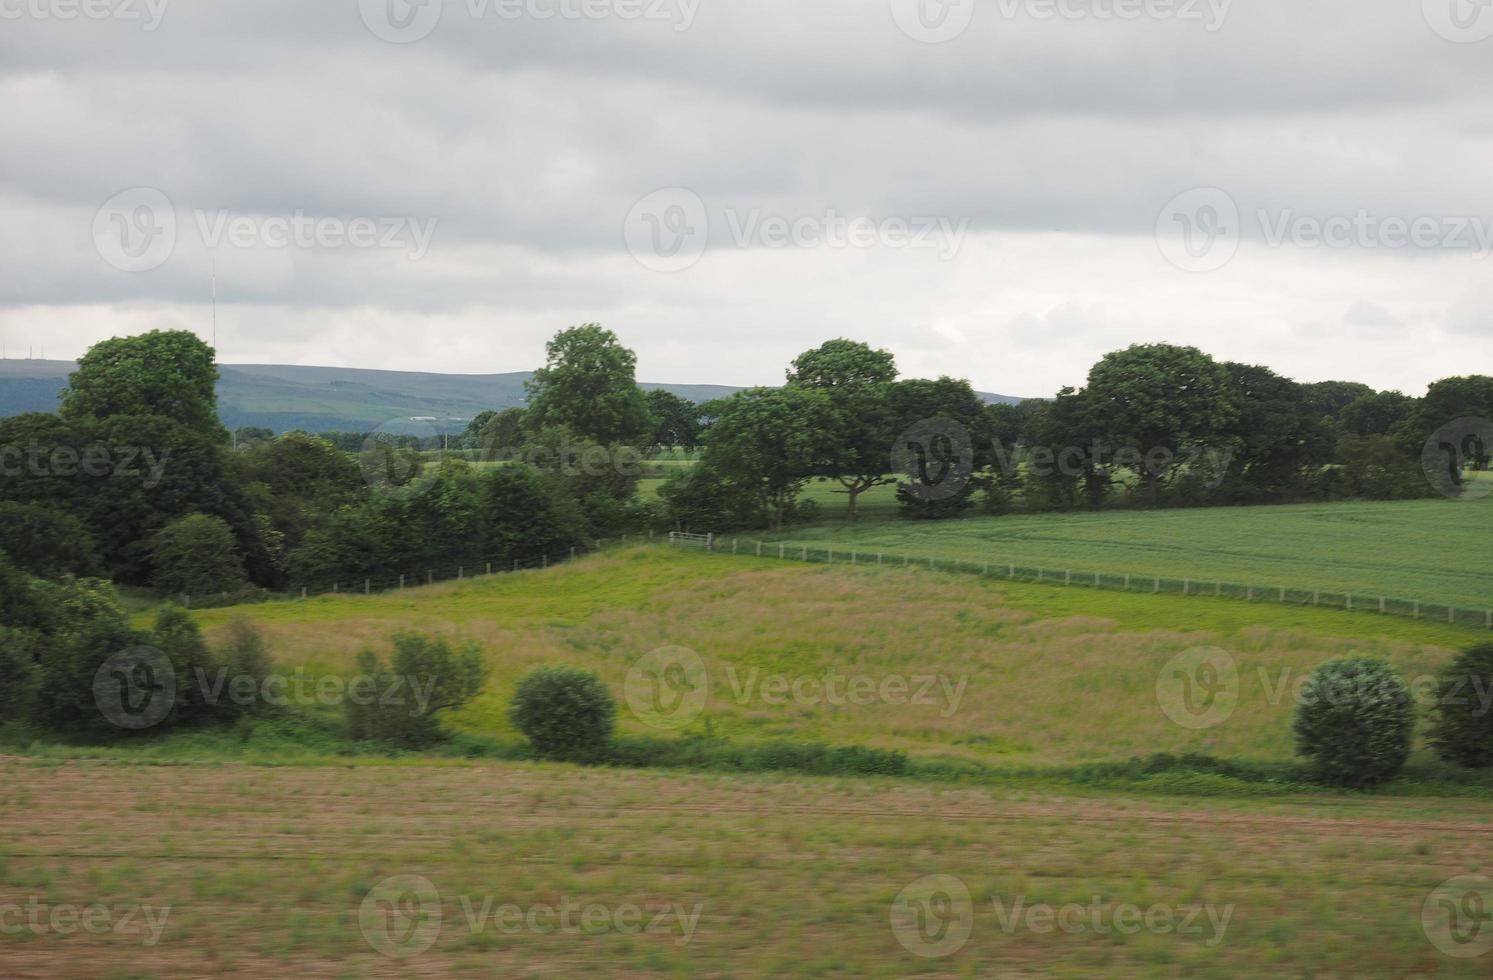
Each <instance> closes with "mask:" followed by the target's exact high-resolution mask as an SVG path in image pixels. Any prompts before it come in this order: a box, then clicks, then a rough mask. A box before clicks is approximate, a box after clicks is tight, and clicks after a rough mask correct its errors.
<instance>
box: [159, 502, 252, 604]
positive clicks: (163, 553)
mask: <svg viewBox="0 0 1493 980" xmlns="http://www.w3.org/2000/svg"><path fill="white" fill-rule="evenodd" d="M150 555H151V561H152V563H153V564H154V566H155V575H154V577H153V578H152V580H151V581H152V583H153V584H154V585H155V587H156V588H158V589H160V590H161V592H162V593H163V594H169V595H192V594H194V593H195V594H197V595H204V594H209V593H214V592H237V591H238V590H239V589H242V588H243V587H244V584H245V583H244V560H243V558H242V556H241V555H240V554H239V550H238V544H237V542H235V541H234V538H233V531H232V530H231V529H230V528H229V527H228V525H227V524H226V523H225V522H224V521H223V520H221V519H220V518H217V517H210V516H208V515H207V514H192V515H190V516H189V517H183V518H182V519H181V520H179V521H173V522H172V523H170V524H167V525H166V526H165V527H163V528H162V529H161V530H159V531H157V532H156V534H155V536H154V537H152V538H151V539H150Z"/></svg>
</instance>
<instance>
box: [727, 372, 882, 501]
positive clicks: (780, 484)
mask: <svg viewBox="0 0 1493 980" xmlns="http://www.w3.org/2000/svg"><path fill="white" fill-rule="evenodd" d="M718 406H719V411H720V415H719V416H718V417H717V418H716V419H715V421H714V422H713V423H712V424H711V425H710V428H708V429H707V430H706V432H705V453H704V456H703V458H702V460H701V463H702V465H704V466H706V467H707V468H708V472H709V473H712V474H715V475H716V476H717V477H719V478H720V479H721V480H722V481H724V482H725V483H726V484H727V485H729V486H730V487H731V488H732V494H733V495H735V494H741V495H742V496H743V497H746V498H748V499H750V500H752V501H753V508H754V510H755V511H756V512H757V515H758V521H759V522H761V523H766V524H767V525H768V526H769V527H771V528H779V527H782V526H783V524H784V523H785V521H786V520H787V519H788V518H789V517H790V515H791V513H792V505H793V501H794V499H795V498H796V497H797V496H798V494H799V492H800V491H802V490H803V488H804V486H805V485H806V484H807V483H808V481H809V478H810V477H811V476H813V475H815V474H822V473H826V472H828V471H829V469H830V468H831V467H832V466H833V464H834V459H835V457H836V454H837V453H838V452H839V443H838V441H837V440H838V439H839V437H840V428H839V416H838V413H837V412H836V409H835V406H834V402H833V401H832V400H831V398H830V396H829V395H828V394H827V393H826V392H825V391H823V390H822V389H818V388H798V387H788V388H752V389H749V390H747V391H743V392H739V393H738V394H735V395H732V396H731V397H730V398H727V399H723V400H722V401H721V402H719V403H718ZM888 449H890V447H888Z"/></svg>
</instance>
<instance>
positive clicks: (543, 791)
mask: <svg viewBox="0 0 1493 980" xmlns="http://www.w3.org/2000/svg"><path fill="white" fill-rule="evenodd" d="M0 787H3V788H0V817H3V819H4V821H5V825H6V828H7V833H6V835H5V841H4V844H3V846H0V904H3V903H10V904H11V907H13V908H19V909H20V911H21V913H22V914H23V915H25V916H28V917H34V918H35V919H36V921H38V922H40V923H41V924H42V926H41V928H39V929H26V930H24V931H23V932H22V934H21V935H19V936H15V937H12V936H9V935H7V936H6V937H5V938H4V940H3V941H0V973H3V975H4V976H6V977H7V978H15V980H23V978H26V980H29V978H53V977H76V978H92V980H124V978H133V980H148V978H157V977H177V976H230V977H244V978H270V977H273V978H279V977H285V976H296V977H306V978H351V977H418V976H457V975H460V976H531V977H537V976H554V977H569V976H578V975H585V974H586V973H588V972H589V973H596V974H602V973H604V974H605V975H610V976H640V977H641V976H715V977H758V976H770V975H773V974H775V973H782V972H794V973H797V974H802V975H816V976H830V975H837V976H867V977H893V976H907V975H926V976H993V975H1000V976H1017V975H1026V974H1028V973H1035V972H1038V971H1039V970H1040V971H1043V972H1045V973H1047V974H1049V975H1054V976H1074V977H1079V976H1090V975H1093V974H1094V973H1095V972H1096V971H1110V972H1113V973H1116V974H1119V975H1124V976H1135V977H1142V976H1207V977H1236V976H1243V975H1253V976H1258V975H1263V974H1266V973H1271V974H1279V975H1291V976H1321V977H1349V976H1370V975H1374V976H1391V975H1395V976H1412V975H1414V976H1431V975H1436V976H1481V975H1485V973H1484V970H1483V967H1482V966H1481V965H1480V964H1479V961H1478V960H1476V959H1459V958H1455V957H1451V956H1447V955H1443V954H1442V953H1441V952H1439V951H1438V949H1437V947H1436V946H1435V945H1433V943H1432V942H1431V941H1430V939H1429V938H1428V935H1430V934H1434V933H1435V931H1436V929H1435V926H1434V924H1433V927H1432V929H1431V931H1430V933H1428V931H1427V930H1426V929H1425V928H1424V927H1423V919H1422V913H1423V910H1424V908H1425V907H1426V905H1427V899H1428V898H1429V897H1431V896H1432V895H1433V893H1434V890H1435V889H1436V888H1437V886H1438V883H1439V882H1441V881H1442V880H1444V879H1447V878H1449V877H1452V876H1455V875H1457V874H1461V873H1464V872H1465V871H1466V869H1468V868H1475V867H1478V866H1480V865H1481V866H1486V862H1487V860H1488V854H1489V852H1490V847H1493V828H1490V827H1489V825H1488V823H1487V821H1486V819H1485V809H1484V808H1483V807H1482V806H1479V805H1477V804H1473V803H1469V802H1466V801H1436V802H1435V803H1433V804H1431V803H1427V802H1425V801H1411V800H1392V799H1362V800H1357V801H1353V802H1351V803H1344V802H1341V801H1338V800H1333V801H1330V805H1328V803H1329V801H1326V800H1323V799H1317V798H1312V797H1309V796H1303V797H1299V798H1291V799H1287V800H1282V801H1273V802H1271V803H1269V804H1248V805H1244V804H1239V803H1230V804H1227V805H1224V804H1216V803H1209V802H1198V801H1187V802H1185V803H1177V802H1175V801H1172V802H1164V803H1163V802H1158V801H1156V800H1147V799H1127V798H1124V797H1119V796H1113V795H1077V796H1075V795H1072V794H1067V795H1064V796H1061V797H1058V796H1047V795H1041V794H1033V793H1028V792H1008V791H1003V790H999V789H997V790H993V791H985V790H981V791H973V790H967V789H936V788H929V787H925V786H921V785H917V784H906V783H903V784H898V783H894V782H886V781H881V782H868V781H857V782H845V781H835V780H809V779H801V780H773V781H768V780H764V779H757V778H741V777H707V776H674V775H659V774H650V773H636V772H610V771H600V770H589V771H588V770H577V769H573V768H569V767H563V766H544V767H534V766H524V765H505V766H491V765H486V766H480V765H479V766H471V765H459V766H444V767H441V766H430V765H425V766H399V765H382V766H377V765H373V766H369V765H358V766H339V767H335V768H330V767H282V768H256V767H244V766H238V765H216V766H194V765H185V766H173V767H157V766H137V765H120V764H114V763H101V762H72V763H68V764H65V765H58V764H50V763H37V762H34V761H25V760H15V759H4V760H0ZM64 813H66V814H75V815H76V816H73V817H70V818H69V819H66V820H60V819H58V815H59V814H64ZM930 876H943V877H939V878H936V879H935V878H930ZM930 884H931V885H935V886H936V887H937V889H938V890H937V891H935V893H934V894H933V895H932V896H931V898H929V897H925V893H926V891H927V889H928V887H929V886H930ZM1432 908H1433V909H1434V908H1435V906H1434V903H1432ZM59 910H61V912H59ZM71 910H81V912H82V917H81V918H79V917H72V913H71ZM567 910H568V911H567ZM61 913H66V914H61ZM920 913H921V914H922V915H923V918H922V919H920V918H919V915H920ZM52 923H57V925H56V926H54V925H52ZM84 923H86V924H87V926H86V927H85V925H84ZM1440 938H1441V939H1442V941H1443V942H1445V941H1446V937H1444V936H1441V937H1440ZM1453 948H1454V947H1453ZM936 950H942V951H944V952H948V951H950V950H952V952H949V955H947V957H946V958H942V959H930V958H928V955H927V954H929V953H930V952H933V951H936Z"/></svg>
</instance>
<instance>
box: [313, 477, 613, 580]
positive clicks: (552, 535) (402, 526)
mask: <svg viewBox="0 0 1493 980" xmlns="http://www.w3.org/2000/svg"><path fill="white" fill-rule="evenodd" d="M586 530H587V529H586V527H585V516H584V514H583V513H582V511H581V509H580V504H579V503H578V502H577V501H575V500H573V499H572V498H570V497H569V496H567V495H566V491H565V488H564V486H563V484H562V483H560V482H559V481H558V480H555V479H551V478H547V477H545V476H543V475H541V474H540V473H538V472H536V471H535V470H533V469H530V468H529V467H526V466H519V465H511V466H502V467H497V468H491V469H483V470H477V469H473V468H471V467H468V466H466V465H465V464H462V463H459V462H453V463H451V464H449V465H447V466H444V467H442V468H441V469H440V470H439V471H438V472H437V473H436V474H435V476H434V478H433V479H432V481H431V482H430V484H429V485H428V486H426V487H425V488H424V490H423V491H422V492H421V493H418V494H415V495H413V496H409V497H404V496H397V495H396V496H384V495H376V496H371V497H368V498H366V499H365V500H363V501H362V502H361V503H360V504H357V505H355V506H351V507H344V508H342V509H341V510H339V511H337V512H336V513H335V514H333V515H332V516H331V518H330V519H329V520H328V521H327V523H326V525H325V526H324V527H319V528H316V529H314V530H312V531H310V532H308V533H307V535H306V538H305V540H304V541H303V542H302V544H301V547H299V548H298V549H296V550H295V551H294V552H292V553H291V554H290V555H289V556H288V558H287V560H286V564H287V567H288V572H289V577H290V580H291V582H292V583H294V584H296V585H305V586H307V587H310V588H314V589H323V588H330V587H331V586H333V585H335V584H338V583H341V584H342V585H343V586H349V585H355V584H356V583H359V582H361V581H362V580H363V579H364V578H373V579H375V580H382V581H384V582H388V581H390V580H393V579H397V578H398V576H399V575H400V574H406V575H410V576H413V577H414V579H415V580H419V579H423V578H424V576H425V572H426V570H427V569H431V568H442V569H447V568H449V567H450V566H451V565H454V564H465V565H466V566H467V567H468V568H470V569H472V570H475V569H477V568H481V567H484V563H485V562H489V561H491V562H493V563H494V566H495V568H506V567H511V563H512V562H515V561H516V562H518V563H519V564H520V565H527V564H529V563H531V562H536V561H539V560H540V559H541V558H542V557H543V556H545V555H549V556H551V557H554V556H559V555H562V554H567V553H568V552H569V550H570V548H571V547H572V546H573V545H577V544H580V543H582V542H583V541H584V540H585V538H586Z"/></svg>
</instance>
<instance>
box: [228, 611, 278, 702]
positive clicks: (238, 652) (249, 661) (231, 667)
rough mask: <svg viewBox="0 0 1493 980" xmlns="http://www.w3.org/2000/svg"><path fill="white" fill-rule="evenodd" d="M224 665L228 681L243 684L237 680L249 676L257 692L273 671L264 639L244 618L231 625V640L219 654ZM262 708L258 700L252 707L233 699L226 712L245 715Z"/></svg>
mask: <svg viewBox="0 0 1493 980" xmlns="http://www.w3.org/2000/svg"><path fill="white" fill-rule="evenodd" d="M218 656H219V659H221V660H222V662H223V670H224V675H225V678H226V680H225V682H226V683H227V684H235V683H237V684H241V685H242V683H243V682H242V681H240V680H238V678H242V677H247V678H249V679H250V680H252V681H253V682H254V690H256V691H262V690H264V681H265V679H266V678H268V677H269V676H270V671H271V670H272V669H273V668H274V664H273V662H272V661H271V660H270V655H269V653H268V651H266V650H265V645H264V636H263V635H262V634H261V633H260V632H259V630H257V629H255V628H254V626H253V625H252V624H251V623H250V622H249V621H248V620H247V619H245V618H244V617H243V616H235V617H234V618H233V619H231V620H229V622H228V641H227V643H225V644H224V645H223V647H222V648H221V649H220V650H219V651H218ZM262 707H263V705H262V704H261V703H259V702H258V701H257V700H256V701H254V702H252V703H250V704H247V705H246V704H239V703H235V702H233V701H232V700H231V699H230V700H229V701H228V702H226V703H225V708H226V711H225V713H231V714H245V713H248V712H252V711H254V710H256V709H259V708H262Z"/></svg>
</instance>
